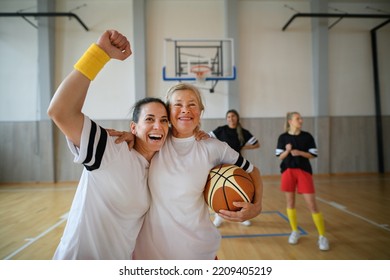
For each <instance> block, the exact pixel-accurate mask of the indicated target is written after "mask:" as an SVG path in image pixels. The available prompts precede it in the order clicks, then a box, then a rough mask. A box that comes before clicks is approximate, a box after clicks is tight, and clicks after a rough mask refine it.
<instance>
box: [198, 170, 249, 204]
mask: <svg viewBox="0 0 390 280" xmlns="http://www.w3.org/2000/svg"><path fill="white" fill-rule="evenodd" d="M254 194H255V185H254V183H253V181H252V178H251V177H250V176H249V174H248V173H247V172H245V171H244V169H242V168H240V167H238V166H235V165H231V164H220V165H217V166H215V167H214V168H212V169H211V170H210V173H209V176H208V178H207V182H206V186H205V190H204V198H205V200H206V203H207V204H208V205H209V207H210V208H211V209H213V210H214V211H215V212H218V211H219V210H221V209H224V210H230V211H238V210H240V208H238V207H236V206H234V205H233V202H234V201H243V202H252V200H253V197H254Z"/></svg>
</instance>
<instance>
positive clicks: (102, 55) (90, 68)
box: [74, 44, 110, 81]
mask: <svg viewBox="0 0 390 280" xmlns="http://www.w3.org/2000/svg"><path fill="white" fill-rule="evenodd" d="M109 60H110V57H109V55H108V54H107V53H106V52H105V51H103V50H102V49H101V48H100V47H99V46H98V45H96V44H92V45H91V46H90V47H89V48H88V50H87V51H86V52H85V53H84V54H83V56H82V57H81V58H80V59H79V61H77V63H76V64H75V65H74V69H76V70H77V71H79V72H81V73H82V74H83V75H84V76H86V77H87V78H88V79H90V80H91V81H92V80H93V79H95V77H96V75H97V74H98V73H99V72H100V70H102V69H103V67H104V65H105V64H106V63H107V62H108V61H109Z"/></svg>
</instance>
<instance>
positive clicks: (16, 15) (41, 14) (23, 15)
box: [0, 12, 89, 31]
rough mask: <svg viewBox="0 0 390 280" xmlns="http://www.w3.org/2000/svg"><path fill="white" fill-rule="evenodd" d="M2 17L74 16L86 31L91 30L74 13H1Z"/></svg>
mask: <svg viewBox="0 0 390 280" xmlns="http://www.w3.org/2000/svg"><path fill="white" fill-rule="evenodd" d="M0 17H23V18H24V17H73V18H75V19H76V20H77V21H78V22H79V23H80V24H81V25H82V26H83V28H84V29H85V30H86V31H89V29H88V27H87V26H86V25H85V24H84V22H83V21H82V20H81V19H80V18H79V17H78V16H77V15H76V14H74V13H24V12H23V13H0Z"/></svg>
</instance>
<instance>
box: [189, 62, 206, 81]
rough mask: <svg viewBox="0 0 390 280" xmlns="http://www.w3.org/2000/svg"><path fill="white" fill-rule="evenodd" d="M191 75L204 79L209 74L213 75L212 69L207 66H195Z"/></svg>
mask: <svg viewBox="0 0 390 280" xmlns="http://www.w3.org/2000/svg"><path fill="white" fill-rule="evenodd" d="M190 73H194V74H195V75H196V77H199V78H201V77H203V76H205V75H206V74H208V73H211V67H210V66H208V65H205V64H198V65H193V66H191V68H190Z"/></svg>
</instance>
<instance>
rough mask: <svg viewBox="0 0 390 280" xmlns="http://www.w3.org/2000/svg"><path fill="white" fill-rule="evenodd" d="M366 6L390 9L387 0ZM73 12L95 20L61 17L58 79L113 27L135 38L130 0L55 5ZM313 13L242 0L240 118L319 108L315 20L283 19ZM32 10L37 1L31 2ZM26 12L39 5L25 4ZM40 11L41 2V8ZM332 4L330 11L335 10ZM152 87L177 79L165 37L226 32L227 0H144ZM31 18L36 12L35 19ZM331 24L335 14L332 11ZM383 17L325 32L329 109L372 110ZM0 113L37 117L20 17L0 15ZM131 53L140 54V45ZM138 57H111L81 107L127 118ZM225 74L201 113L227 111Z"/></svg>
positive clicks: (29, 47) (30, 35) (32, 43)
mask: <svg viewBox="0 0 390 280" xmlns="http://www.w3.org/2000/svg"><path fill="white" fill-rule="evenodd" d="M340 2H342V1H340ZM356 2H358V1H353V2H349V3H347V4H345V3H341V4H340V3H335V1H332V2H331V3H330V4H329V6H331V7H332V8H338V9H340V10H343V11H348V12H350V13H375V12H374V11H370V10H367V9H366V7H367V5H368V4H367V3H366V2H365V1H360V2H361V3H357V4H356ZM375 2H376V1H371V2H370V3H369V5H370V6H371V7H374V8H379V9H382V10H387V11H389V10H390V3H387V4H384V3H385V2H384V1H380V2H381V4H375ZM84 3H85V4H86V5H87V6H86V7H82V8H80V9H77V10H75V11H74V12H75V13H76V14H77V15H78V16H79V17H80V18H81V19H82V20H83V21H84V22H85V23H86V25H87V26H88V27H89V28H90V31H89V32H86V31H85V30H84V29H83V28H82V26H81V25H79V24H78V22H77V21H76V20H74V19H72V20H69V19H68V18H59V19H57V20H56V50H55V51H56V61H55V63H56V75H55V77H56V79H55V86H58V85H59V83H60V82H61V80H62V79H63V78H64V77H65V75H66V74H67V73H69V72H70V71H71V69H72V67H73V64H74V63H75V62H76V61H77V59H78V58H79V57H80V55H81V54H82V53H83V51H84V50H85V49H86V48H87V47H88V46H89V44H90V43H91V42H94V41H95V40H96V38H97V37H98V36H99V34H101V32H103V31H104V30H105V29H107V28H114V29H118V30H120V31H121V32H123V33H124V34H126V35H127V36H128V37H129V39H130V40H131V41H132V40H133V37H132V35H133V34H132V22H133V17H132V1H127V0H114V1H108V0H85V1H82V2H80V1H76V0H62V1H58V4H57V11H58V12H64V11H70V10H72V9H74V8H76V7H78V6H80V5H82V4H84ZM285 5H288V6H291V7H293V8H294V9H296V10H298V11H300V12H310V3H309V1H265V0H261V1H259V0H256V1H255V0H239V1H238V5H237V7H238V13H237V14H238V17H239V20H238V22H239V26H238V30H239V32H238V33H239V38H238V42H235V44H236V45H237V46H239V50H240V53H239V57H238V58H237V60H238V61H239V68H238V79H239V89H240V92H239V93H238V94H239V95H240V100H241V108H239V110H240V112H241V114H242V117H244V118H257V117H280V116H284V114H285V112H286V111H289V110H297V111H300V112H301V113H302V114H303V115H304V116H313V114H314V113H313V93H312V92H311V91H312V88H313V87H312V80H313V79H312V70H311V67H312V63H311V54H312V51H311V29H310V20H309V19H302V18H301V19H296V20H295V21H294V22H293V23H292V24H291V25H290V27H289V28H288V29H287V30H286V31H284V32H283V31H282V27H283V26H284V24H285V23H286V22H287V20H288V19H289V18H290V17H291V16H292V15H293V14H294V13H295V12H294V11H292V10H290V9H289V8H286V7H285ZM34 6H35V7H36V1H35V0H18V1H12V0H2V1H0V9H1V11H2V12H15V11H17V10H20V9H25V8H29V7H34ZM35 9H36V8H35ZM26 11H30V12H31V11H34V9H29V10H26ZM35 11H36V10H35ZM329 12H334V11H333V10H329ZM146 16H147V17H146V27H147V28H146V32H147V34H146V41H147V50H146V54H147V77H146V81H147V91H148V92H147V95H148V96H163V95H164V93H165V91H166V89H167V88H168V87H169V86H170V85H172V82H165V81H163V80H162V75H161V71H162V66H163V41H164V38H167V37H176V38H221V37H223V36H224V32H225V30H224V23H225V19H224V1H223V0H202V1H199V0H180V1H178V0H148V1H147V2H146ZM31 20H32V21H34V19H33V18H31ZM329 22H330V23H332V22H334V19H330V20H329ZM380 22H382V20H366V19H344V20H342V21H341V22H340V23H339V24H337V25H336V26H335V27H333V28H332V29H331V30H330V31H329V107H330V115H331V116H355V115H363V116H370V115H373V114H374V113H375V111H374V103H373V102H374V98H373V78H372V62H371V45H370V36H369V30H370V29H371V28H372V27H374V26H375V25H377V24H379V23H380ZM0 32H1V33H0V34H1V39H0V55H1V56H0V59H1V61H0V62H1V65H3V66H2V67H1V70H0V71H1V72H0V73H1V77H0V90H1V91H0V121H20V120H31V121H33V120H36V119H37V118H38V117H37V113H36V112H37V108H36V106H37V104H38V101H39V97H38V96H37V88H38V87H39V85H38V84H37V79H36V77H37V65H36V61H37V31H36V29H35V28H33V27H32V26H31V25H29V24H28V23H27V22H25V21H24V20H23V19H22V18H0ZM378 42H379V53H378V54H379V59H380V61H379V62H380V64H379V67H380V71H381V77H380V78H381V91H382V101H383V104H382V112H383V114H387V115H388V114H390V97H389V96H390V85H389V82H388V80H389V79H388V75H387V76H386V74H385V73H389V68H390V66H389V65H390V53H389V52H388V49H387V47H386V46H389V45H390V26H388V27H386V28H384V29H383V30H381V31H380V32H378ZM134 55H137V54H136V53H134ZM4 65H7V67H4ZM134 71H135V70H134V66H133V62H132V59H131V58H130V59H128V60H127V61H125V62H118V61H112V62H110V63H109V64H108V65H107V66H106V67H105V69H104V70H103V71H102V73H101V75H99V76H98V77H97V79H96V80H95V81H94V82H93V83H92V86H91V92H93V94H90V95H88V98H87V102H86V105H85V108H84V112H85V113H86V114H88V115H90V116H91V117H93V118H96V119H127V118H128V112H129V110H130V107H131V105H132V104H133V103H134V101H135V100H134V99H135V97H134V96H135V94H134V86H133V85H134V80H133V79H134ZM227 83H229V82H219V83H218V85H217V87H216V92H215V93H213V94H210V93H209V92H208V91H207V90H205V91H204V96H205V103H206V111H205V114H204V118H223V117H224V115H225V112H226V110H227V109H229V108H227V104H228V102H227V98H228V95H227V87H226V85H227Z"/></svg>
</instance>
